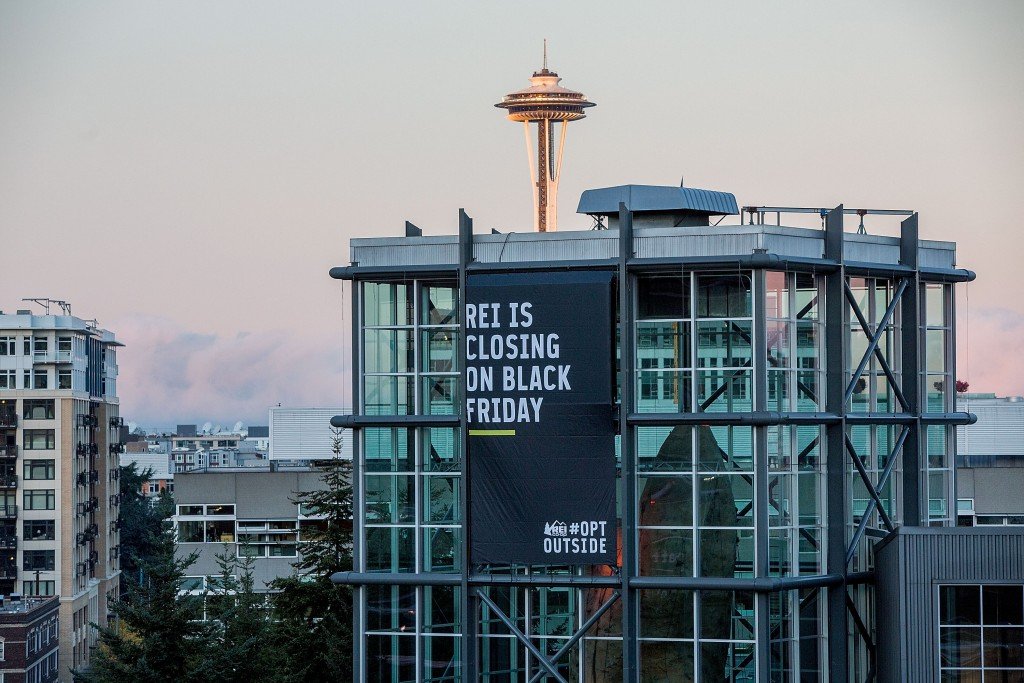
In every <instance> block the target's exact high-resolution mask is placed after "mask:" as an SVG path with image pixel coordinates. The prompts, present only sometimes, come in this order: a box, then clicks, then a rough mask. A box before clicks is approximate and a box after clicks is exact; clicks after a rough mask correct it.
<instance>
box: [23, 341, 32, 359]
mask: <svg viewBox="0 0 1024 683" xmlns="http://www.w3.org/2000/svg"><path fill="white" fill-rule="evenodd" d="M21 342H22V345H21V350H22V351H23V352H24V355H26V356H31V355H32V337H25V338H24V339H22V340H21Z"/></svg>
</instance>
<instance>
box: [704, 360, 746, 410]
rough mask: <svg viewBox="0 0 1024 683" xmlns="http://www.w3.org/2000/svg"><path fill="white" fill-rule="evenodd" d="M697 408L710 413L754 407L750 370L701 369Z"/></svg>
mask: <svg viewBox="0 0 1024 683" xmlns="http://www.w3.org/2000/svg"><path fill="white" fill-rule="evenodd" d="M697 408H698V410H699V411H702V412H708V413H723V412H724V413H740V412H750V411H751V410H752V409H753V391H752V387H751V371H750V370H701V371H699V372H698V373H697Z"/></svg>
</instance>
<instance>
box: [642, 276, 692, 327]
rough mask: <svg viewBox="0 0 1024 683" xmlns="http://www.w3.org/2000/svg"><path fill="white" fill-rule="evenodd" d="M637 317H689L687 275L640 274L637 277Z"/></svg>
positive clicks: (688, 280)
mask: <svg viewBox="0 0 1024 683" xmlns="http://www.w3.org/2000/svg"><path fill="white" fill-rule="evenodd" d="M637 302H638V310H637V317H638V318H640V319H644V318H648V319H649V318H689V317H690V278H689V276H688V275H682V274H679V275H641V276H640V277H638V278H637Z"/></svg>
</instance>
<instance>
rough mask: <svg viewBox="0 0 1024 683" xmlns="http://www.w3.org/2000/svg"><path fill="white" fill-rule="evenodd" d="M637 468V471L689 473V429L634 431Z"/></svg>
mask: <svg viewBox="0 0 1024 683" xmlns="http://www.w3.org/2000/svg"><path fill="white" fill-rule="evenodd" d="M636 442H637V465H638V468H639V469H640V470H641V471H645V470H647V471H653V472H673V471H675V472H678V471H690V470H692V469H693V427H691V426H689V425H678V426H676V427H637V429H636Z"/></svg>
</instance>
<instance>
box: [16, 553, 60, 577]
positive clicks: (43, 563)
mask: <svg viewBox="0 0 1024 683" xmlns="http://www.w3.org/2000/svg"><path fill="white" fill-rule="evenodd" d="M56 552H57V551H55V550H25V551H23V553H24V558H25V561H24V563H23V564H22V566H23V567H24V569H25V571H27V572H32V571H36V570H37V569H38V570H39V571H44V572H52V571H53V568H54V565H55V558H54V556H55V555H56Z"/></svg>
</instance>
